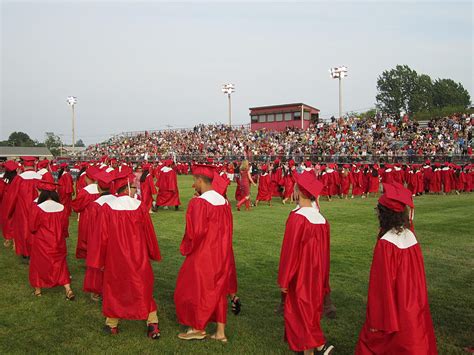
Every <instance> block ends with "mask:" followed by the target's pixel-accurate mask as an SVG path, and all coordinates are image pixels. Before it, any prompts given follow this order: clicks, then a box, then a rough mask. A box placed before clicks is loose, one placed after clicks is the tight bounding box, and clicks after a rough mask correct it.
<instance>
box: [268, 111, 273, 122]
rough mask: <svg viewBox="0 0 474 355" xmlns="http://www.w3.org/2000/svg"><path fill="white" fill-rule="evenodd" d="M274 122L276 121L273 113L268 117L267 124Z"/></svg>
mask: <svg viewBox="0 0 474 355" xmlns="http://www.w3.org/2000/svg"><path fill="white" fill-rule="evenodd" d="M273 121H275V115H274V114H273V113H272V114H269V115H267V122H273Z"/></svg>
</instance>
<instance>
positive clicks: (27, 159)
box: [21, 156, 36, 166]
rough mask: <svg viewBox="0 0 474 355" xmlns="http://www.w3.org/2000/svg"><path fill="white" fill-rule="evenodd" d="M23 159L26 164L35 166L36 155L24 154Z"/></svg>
mask: <svg viewBox="0 0 474 355" xmlns="http://www.w3.org/2000/svg"><path fill="white" fill-rule="evenodd" d="M21 160H22V161H23V165H24V166H35V161H36V158H35V157H31V156H23V157H21Z"/></svg>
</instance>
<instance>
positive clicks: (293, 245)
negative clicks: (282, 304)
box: [278, 213, 304, 288]
mask: <svg viewBox="0 0 474 355" xmlns="http://www.w3.org/2000/svg"><path fill="white" fill-rule="evenodd" d="M303 227H304V224H303V223H302V220H301V218H298V217H297V216H296V215H295V214H294V213H290V216H289V217H288V220H287V221H286V228H285V236H284V238H283V244H282V246H281V253H280V266H279V268H278V284H279V285H280V287H281V288H287V287H288V285H289V284H290V282H291V280H292V279H293V277H294V276H295V274H296V272H297V271H298V265H299V254H300V241H301V237H302V234H303Z"/></svg>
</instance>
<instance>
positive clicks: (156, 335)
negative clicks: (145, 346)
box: [147, 323, 161, 340]
mask: <svg viewBox="0 0 474 355" xmlns="http://www.w3.org/2000/svg"><path fill="white" fill-rule="evenodd" d="M147 336H148V337H149V338H151V339H153V340H158V339H160V336H161V332H160V328H158V323H150V324H148V334H147Z"/></svg>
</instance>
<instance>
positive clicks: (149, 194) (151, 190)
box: [140, 163, 157, 213]
mask: <svg viewBox="0 0 474 355" xmlns="http://www.w3.org/2000/svg"><path fill="white" fill-rule="evenodd" d="M150 169H151V164H148V163H146V164H143V165H142V174H141V176H140V200H141V201H142V202H143V204H144V205H145V207H147V208H148V211H149V212H150V213H151V212H152V211H151V208H152V205H153V195H156V192H157V191H156V188H155V184H154V182H153V175H152V174H150Z"/></svg>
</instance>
